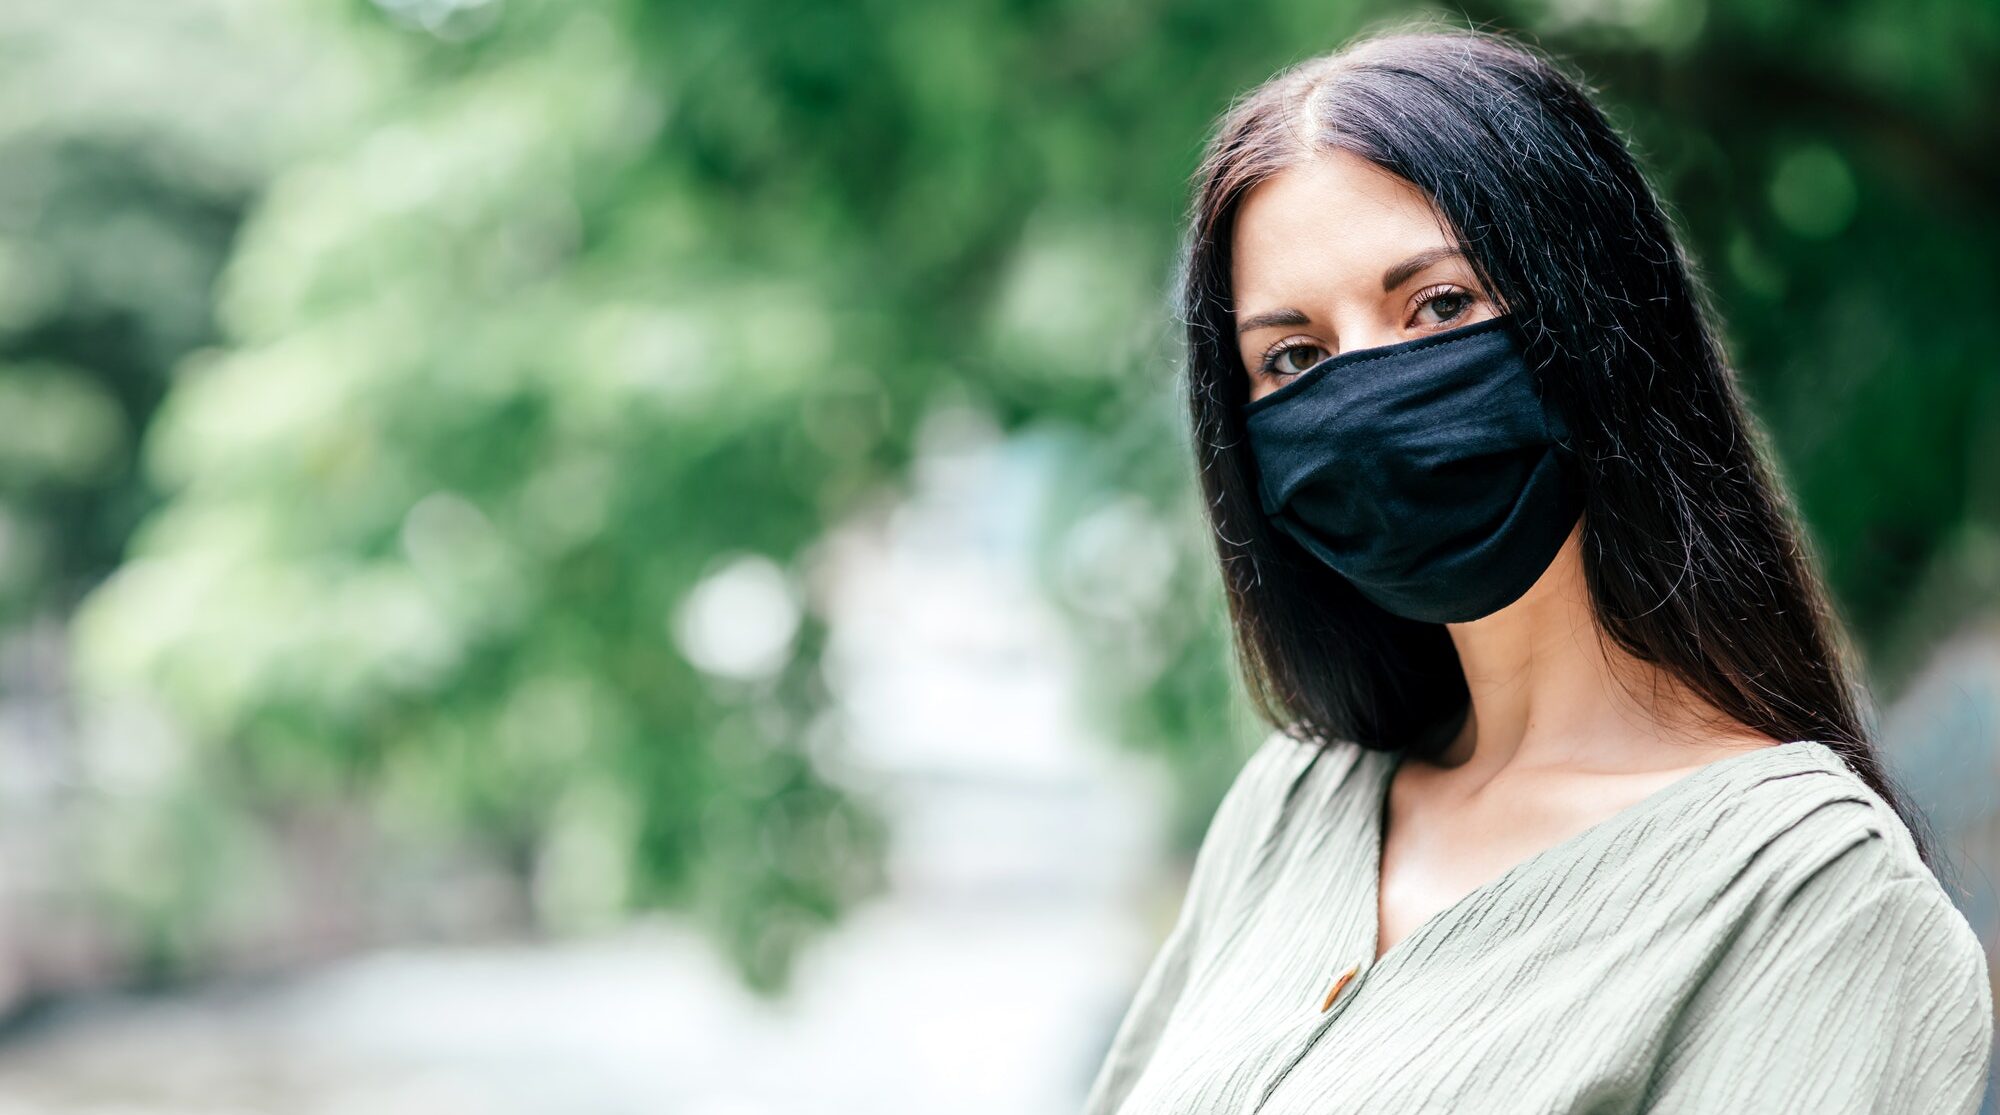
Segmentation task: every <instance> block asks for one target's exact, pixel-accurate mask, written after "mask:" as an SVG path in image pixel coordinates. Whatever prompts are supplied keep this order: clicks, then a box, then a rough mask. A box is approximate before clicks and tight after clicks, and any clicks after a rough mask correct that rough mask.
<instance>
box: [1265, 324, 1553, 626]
mask: <svg viewBox="0 0 2000 1115" xmlns="http://www.w3.org/2000/svg"><path fill="white" fill-rule="evenodd" d="M1242 414H1243V417H1244V421H1245V426H1246V432H1247V437H1248V446H1249V450H1250V452H1251V454H1252V456H1253V458H1254V466H1255V471H1256V474H1257V487H1258V498H1259V501H1260V504H1261V506H1262V509H1263V510H1264V512H1265V514H1266V515H1268V516H1270V517H1271V519H1272V522H1273V523H1274V525H1276V526H1277V527H1278V528H1279V529H1281V530H1282V531H1284V532H1285V533H1286V534H1288V535H1290V536H1291V537H1292V538H1294V539H1295V540H1296V541H1298V542H1299V543H1300V544H1301V545H1302V546H1304V547H1305V548H1306V549H1307V550H1308V551H1310V552H1311V553H1313V554H1314V555H1315V556H1316V557H1318V558H1319V559H1320V560H1322V561H1324V562H1326V563H1327V564H1328V565H1330V566H1332V567H1333V568H1334V569H1335V570H1336V571H1338V572H1340V573H1341V574H1343V575H1344V576H1346V577H1347V578H1348V579H1349V580H1351V581H1352V582H1353V583H1354V584H1355V585H1356V587H1357V588H1359V589H1360V590H1361V591H1362V592H1363V594H1364V595H1367V596H1369V597H1370V598H1371V599H1373V600H1375V602H1376V603H1378V604H1379V605H1381V606H1382V607H1384V608H1386V609H1388V610H1390V611H1393V612H1396V613H1398V614H1402V615H1406V616H1409V617H1411V618H1417V619H1430V620H1434V621H1438V622H1459V621H1463V620H1465V619H1471V618H1477V617H1478V616H1480V615H1484V614H1488V613H1490V612H1491V611H1494V610H1497V609H1498V608H1500V607H1503V606H1505V604H1507V603H1511V602H1512V601H1513V600H1514V599H1516V598H1518V597H1519V595H1520V594H1521V593H1523V592H1525V591H1526V590H1527V588H1528V587H1529V586H1530V585H1532V584H1533V582H1534V580H1535V579H1536V578H1537V577H1538V576H1539V575H1540V573H1541V572H1542V571H1543V570H1544V569H1546V567H1547V565H1548V562H1549V561H1550V560H1552V559H1553V557H1554V555H1555V552H1556V550H1557V549H1558V548H1559V547H1560V545H1561V543H1562V541H1563V539H1564V538H1565V537H1567V535H1568V533H1569V528H1570V527H1571V526H1572V525H1573V524H1574V522H1575V519H1576V515H1577V514H1578V513H1579V512H1580V511H1581V496H1580V484H1579V483H1578V482H1577V477H1576V476H1575V470H1574V468H1573V467H1572V464H1573V462H1572V461H1571V460H1570V459H1569V457H1568V455H1567V453H1566V452H1563V451H1562V450H1561V448H1560V446H1559V445H1558V444H1557V443H1558V442H1559V440H1560V439H1561V438H1563V437H1566V436H1567V431H1566V429H1564V426H1563V423H1562V422H1561V421H1560V419H1559V418H1557V417H1556V415H1555V411H1554V409H1553V408H1550V407H1547V406H1545V404H1544V401H1543V399H1542V397H1541V395H1540V393H1539V392H1538V391H1537V389H1536V384H1535V381H1534V377H1533V375H1532V374H1531V372H1530V371H1529V369H1528V367H1527V364H1526V362H1525V358H1524V356H1523V353H1522V349H1521V346H1520V343H1519V337H1518V335H1517V333H1516V332H1515V329H1514V322H1513V320H1512V319H1511V318H1509V317H1507V316H1504V315H1503V316H1501V317H1496V318H1490V319H1488V320H1486V321H1482V322H1477V323H1474V324H1472V325H1468V326H1463V327H1460V328H1458V329H1452V330H1447V331H1445V332H1443V333H1437V334H1433V335H1431V336H1429V337H1424V338H1419V339H1416V340H1413V341H1406V342H1401V343H1397V344H1392V345H1385V346H1381V347H1378V348H1373V349H1363V350H1355V351H1351V352H1346V353H1341V354H1339V355H1337V356H1332V357H1329V358H1327V359H1326V360H1323V361H1321V362H1320V363H1319V364H1316V365H1314V366H1313V367H1311V368H1308V369H1307V370H1306V371H1304V372H1302V373H1300V374H1299V376H1298V377H1297V378H1295V379H1293V380H1292V381H1291V382H1289V383H1286V384H1284V385H1283V386H1281V387H1279V388H1278V389H1277V390H1275V391H1272V392H1270V393H1268V394H1266V395H1264V396H1262V397H1260V398H1257V399H1254V400H1252V401H1250V402H1249V403H1247V404H1245V405H1244V406H1243V408H1242Z"/></svg>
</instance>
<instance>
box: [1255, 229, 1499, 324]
mask: <svg viewBox="0 0 2000 1115" xmlns="http://www.w3.org/2000/svg"><path fill="white" fill-rule="evenodd" d="M1464 255H1465V253H1463V252H1461V251H1459V250H1458V249H1457V248H1454V247H1449V246H1440V247H1436V248H1426V249H1424V250H1423V251H1421V252H1418V253H1417V254H1416V255H1413V256H1411V257H1410V258H1408V259H1406V260H1404V261H1403V262H1401V263H1399V264H1397V265H1396V266H1394V267H1391V268H1389V269H1388V270H1387V271H1384V272H1383V273H1382V289H1383V290H1384V291H1391V290H1395V289H1396V288H1397V287H1399V286H1402V285H1403V284H1404V283H1407V282H1409V281H1410V276H1412V275H1415V274H1416V273H1418V272H1419V271H1422V270H1423V269H1424V268H1426V267H1429V266H1430V265H1432V264H1434V263H1437V262H1438V261H1439V260H1445V259H1450V258H1452V257H1453V256H1458V257H1460V258H1464ZM1311 324H1312V318H1311V317H1310V316H1308V315H1307V314H1305V313H1303V312H1302V311H1299V310H1293V309H1283V310H1267V311H1265V312H1264V313H1261V314H1251V315H1250V316H1249V317H1246V318H1244V319H1243V324H1241V325H1239V326H1237V327H1236V332H1237V334H1238V335H1239V336H1240V335H1242V334H1244V333H1248V332H1250V331H1251V330H1253V329H1268V328H1270V327H1272V326H1274V325H1311Z"/></svg>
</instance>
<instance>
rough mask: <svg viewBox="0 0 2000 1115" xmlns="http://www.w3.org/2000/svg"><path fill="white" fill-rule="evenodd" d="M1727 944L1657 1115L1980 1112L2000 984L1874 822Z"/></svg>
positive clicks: (1672, 1059)
mask: <svg viewBox="0 0 2000 1115" xmlns="http://www.w3.org/2000/svg"><path fill="white" fill-rule="evenodd" d="M1849 831H1850V833H1851V835H1850V838H1849V841H1848V842H1847V843H1845V845H1844V846H1841V847H1840V850H1839V851H1838V852H1836V853H1834V854H1833V855H1832V856H1831V858H1829V859H1827V860H1826V861H1825V862H1824V863H1823V864H1822V865H1821V866H1819V867H1818V869H1816V870H1813V871H1812V872H1811V873H1810V874H1809V875H1808V876H1807V877H1806V878H1805V880H1804V881H1803V882H1802V883H1801V884H1799V885H1798V886H1797V887H1796V888H1795V889H1792V890H1791V891H1790V895H1789V897H1788V898H1786V899H1785V900H1783V901H1782V902H1781V903H1780V905H1779V906H1778V907H1777V909H1776V912H1775V913H1773V914H1772V915H1771V916H1770V917H1769V918H1768V920H1766V921H1765V922H1764V923H1763V925H1764V928H1763V929H1761V930H1757V931H1752V932H1748V933H1746V934H1745V935H1744V936H1743V937H1742V938H1739V940H1738V942H1737V944H1736V945H1735V947H1733V948H1732V949H1730V950H1729V951H1728V952H1726V953H1725V954H1723V955H1722V956H1721V957H1720V958H1719V959H1718V962H1717V966H1716V968H1715V969H1714V970H1713V971H1712V972H1711V973H1710V976H1709V978H1708V980H1707V981H1706V982H1705V983H1704V984H1703V986H1702V988H1701V989H1700V990H1699V991H1698V992H1697V993H1696V995H1695V997H1694V998H1693V1000H1692V1001H1691V1002H1690V1004H1689V1006H1688V1009H1687V1010H1686V1011H1685V1012H1684V1013H1683V1015H1682V1016H1681V1017H1680V1019H1679V1020H1678V1022H1677V1024H1676V1026H1675V1028H1674V1031H1673V1032H1672V1033H1671V1034H1670V1035H1669V1038H1668V1041H1667V1043H1666V1045H1665V1047H1664V1051H1663V1056H1662V1060H1661V1062H1660V1064H1659V1066H1658V1068H1657V1071H1656V1073H1655V1075H1654V1081H1653V1087H1652V1089H1651V1090H1650V1091H1649V1093H1648V1102H1647V1103H1645V1104H1643V1105H1642V1106H1641V1110H1642V1111H1643V1112H1644V1113H1645V1115H1695V1113H1707V1112H1717V1111H1811V1112H1814V1113H1815V1115H1905V1113H1906V1115H1972V1113H1973V1112H1975V1111H1977V1110H1978V1109H1979V1105H1980V1097H1981V1096H1982V1095H1983V1094H1984V1092H1985V1087H1986V1076H1987V1072H1988V1070H1989V1068H1990V1065H1991V1062H1992V1055H1993V1054H1992V1043H1993V998H1992V996H1993V989H1992V985H1991V983H1990V982H1989V977H1988V974H1987V963H1986V956H1985V953H1984V950H1983V949H1982V948H1981V946H1980V943H1979V940H1978V937H1977V936H1976V935H1975V934H1974V933H1973V930H1972V927H1971V926H1970V925H1969V924H1968V923H1967V922H1966V920H1965V917H1964V915H1963V914H1961V913H1959V911H1958V910H1957V908H1956V907H1954V906H1953V905H1952V903H1951V900H1950V898H1949V897H1948V896H1947V895H1946V894H1945V893H1944V890H1943V888H1941V887H1940V886H1938V884H1937V882H1936V880H1935V879H1934V878H1932V877H1931V876H1929V875H1928V874H1923V875H1919V874H1915V873H1913V872H1911V871H1910V869H1909V868H1908V867H1906V866H1903V865H1902V862H1901V861H1900V860H1899V859H1898V858H1896V857H1893V856H1891V854H1890V850H1891V849H1890V845H1889V843H1888V841H1887V840H1886V839H1885V837H1884V836H1883V834H1882V832H1881V831H1880V830H1879V829H1878V828H1876V827H1874V823H1873V822H1865V823H1864V825H1863V826H1861V827H1860V828H1858V829H1852V830H1849Z"/></svg>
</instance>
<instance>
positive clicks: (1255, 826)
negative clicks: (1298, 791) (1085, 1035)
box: [1083, 733, 1305, 1115]
mask: <svg viewBox="0 0 2000 1115" xmlns="http://www.w3.org/2000/svg"><path fill="white" fill-rule="evenodd" d="M1304 748H1305V745H1303V744H1301V743H1299V742H1298V741H1297V740H1295V739H1293V738H1291V737H1290V736H1287V735H1284V734H1283V733H1274V734H1272V735H1271V736H1269V737H1267V738H1266V739H1265V741H1264V743H1263V744H1262V745H1261V746H1260V747H1259V748H1258V749H1257V750H1256V752H1255V753H1253V754H1252V755H1251V756H1250V758H1249V759H1248V760H1246V761H1245V763H1244V765H1243V768H1242V769H1241V770H1240V771H1239V772H1238V773H1237V775H1236V778H1235V779H1234V780H1233V781H1232V782H1231V783H1230V786H1229V789H1228V790H1227V791H1226V792H1224V794H1223V795H1222V801H1221V802H1220V803H1219V804H1218V805H1217V806H1216V809H1215V814H1214V816H1213V817H1212V818H1210V820H1209V823H1208V829H1207V831H1206V832H1205V833H1204V834H1203V836H1202V841H1201V846H1200V848H1198V849H1197V850H1196V852H1195V858H1194V866H1193V867H1192V868H1191V869H1190V872H1189V875H1188V884H1187V890H1186V892H1185V894H1184V895H1183V896H1182V899H1181V907H1180V911H1179V914H1178V915H1177V916H1176V918H1175V920H1174V925H1173V928H1172V929H1170V930H1169V931H1168V933H1167V937H1166V940H1165V941H1164V942H1163V943H1162V944H1161V945H1160V948H1159V951H1158V952H1157V953H1155V954H1154V956H1153V960H1152V963H1151V964H1150V965H1149V966H1148V967H1147V969H1146V972H1145V975H1144V976H1142V977H1141V978H1140V981H1139V986H1138V990H1137V991H1136V992H1135V993H1134V994H1133V997H1132V1002H1131V1005H1130V1006H1128V1007H1127V1008H1126V1010H1125V1016H1124V1019H1123V1021H1121V1022H1120V1023H1119V1025H1118V1028H1117V1030H1116V1031H1115V1032H1114V1033H1113V1035H1112V1038H1111V1045H1110V1048H1109V1050H1108V1051H1107V1052H1106V1054H1105V1056H1104V1060H1103V1063H1102V1064H1101V1065H1100V1066H1099V1068H1098V1070H1097V1075H1096V1078H1095V1079H1094V1081H1093V1082H1092V1084H1091V1086H1090V1092H1089V1095H1088V1098H1086V1099H1085V1100H1084V1106H1083V1115H1114V1113H1115V1112H1117V1111H1118V1109H1119V1107H1120V1106H1121V1105H1122V1104H1123V1103H1124V1102H1125V1097H1126V1095H1127V1094H1128V1093H1130V1092H1131V1090H1132V1085H1133V1084H1134V1083H1135V1082H1136V1081H1137V1080H1138V1079H1139V1075H1140V1073H1142V1072H1143V1071H1144V1070H1145V1067H1146V1062H1147V1060H1148V1059H1149V1058H1150V1057H1151V1056H1152V1054H1153V1049H1154V1047H1156V1046H1157V1045H1158V1044H1159V1040H1160V1034H1161V1032H1162V1031H1163V1030H1164V1029H1165V1028H1166V1024H1167V1019H1168V1018H1169V1017H1170V1016H1171V1015H1172V1013H1173V1009H1174V1003H1175V1001H1176V1000H1177V999H1178V998H1179V997H1180V993H1181V989H1182V988H1183V987H1185V986H1186V984H1187V978H1188V972H1189V969H1190V968H1191V967H1192V965H1193V961H1194V958H1195V955H1196V950H1197V949H1198V948H1199V947H1200V943H1201V941H1202V939H1203V936H1204V934H1205V933H1206V931H1207V928H1208V926H1209V924H1210V923H1211V921H1212V920H1213V917H1214V915H1215V913H1216V911H1217V910H1218V908H1219V906H1220V904H1221V902H1222V900H1223V899H1224V898H1225V897H1226V896H1227V894H1228V892H1229V890H1230V889H1231V888H1232V887H1233V886H1234V885H1235V883H1236V882H1237V881H1238V880H1239V879H1240V878H1241V877H1242V874H1243V872H1244V871H1245V870H1246V869H1247V866H1248V861H1247V859H1246V856H1247V855H1248V854H1249V853H1251V852H1253V851H1254V849H1255V844H1256V842H1257V841H1258V840H1259V839H1261V835H1262V834H1261V826H1262V824H1263V823H1264V822H1265V821H1266V819H1268V817H1269V816H1270V812H1271V809H1272V808H1273V805H1272V794H1273V792H1274V789H1275V788H1276V787H1277V786H1278V784H1279V783H1280V782H1281V781H1282V779H1283V775H1284V772H1285V771H1286V770H1287V769H1289V768H1290V767H1291V766H1293V765H1295V764H1294V763H1293V760H1294V759H1295V758H1296V757H1297V756H1298V755H1299V754H1300V753H1301V752H1302V751H1303V750H1304Z"/></svg>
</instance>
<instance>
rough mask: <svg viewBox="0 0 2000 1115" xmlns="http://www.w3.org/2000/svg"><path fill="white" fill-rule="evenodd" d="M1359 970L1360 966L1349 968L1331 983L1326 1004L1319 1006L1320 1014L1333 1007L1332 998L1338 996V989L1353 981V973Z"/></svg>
mask: <svg viewBox="0 0 2000 1115" xmlns="http://www.w3.org/2000/svg"><path fill="white" fill-rule="evenodd" d="M1360 970H1361V965H1359V964H1356V965H1355V966H1354V967H1352V968H1349V969H1348V970H1346V971H1345V972H1342V973H1340V978H1339V979H1337V980H1334V981H1333V987H1332V988H1330V989H1329V990H1328V991H1327V993H1326V1002H1324V1003H1321V1004H1320V1005H1319V1009H1320V1012H1321V1013H1325V1012H1326V1011H1327V1010H1329V1009H1331V1008H1332V1007H1333V998H1334V996H1336V995H1338V994H1340V989H1341V988H1343V987H1346V986H1347V981H1348V980H1351V979H1353V978H1354V973H1356V972H1358V971H1360Z"/></svg>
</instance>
